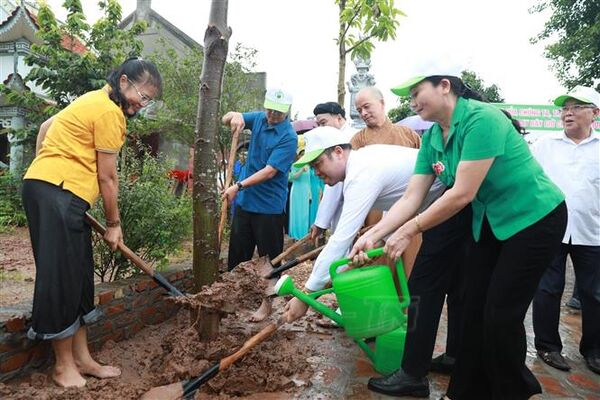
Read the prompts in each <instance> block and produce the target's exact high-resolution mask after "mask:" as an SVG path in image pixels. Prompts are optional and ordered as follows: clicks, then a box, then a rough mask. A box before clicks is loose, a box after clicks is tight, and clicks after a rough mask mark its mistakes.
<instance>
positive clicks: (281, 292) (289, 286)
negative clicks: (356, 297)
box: [275, 275, 343, 326]
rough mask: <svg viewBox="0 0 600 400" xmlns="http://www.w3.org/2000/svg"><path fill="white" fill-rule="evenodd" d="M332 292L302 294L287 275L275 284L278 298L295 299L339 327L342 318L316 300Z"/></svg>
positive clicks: (327, 290) (326, 290)
mask: <svg viewBox="0 0 600 400" xmlns="http://www.w3.org/2000/svg"><path fill="white" fill-rule="evenodd" d="M332 291H333V289H325V290H320V291H318V292H312V293H304V292H303V291H301V290H299V289H298V288H297V287H295V286H294V281H292V278H291V277H290V276H289V275H283V276H282V277H281V278H279V280H278V281H277V283H276V284H275V293H277V295H278V296H287V295H292V296H294V297H297V298H298V299H299V300H300V301H302V302H303V303H305V304H307V305H308V306H310V307H312V308H313V309H315V310H316V311H317V312H319V313H321V314H323V315H324V316H326V317H327V318H329V319H331V320H332V321H334V322H335V323H336V324H338V325H339V326H343V318H342V316H341V315H339V314H338V313H336V312H335V311H333V310H332V309H331V308H329V307H327V306H326V305H325V304H323V303H321V302H319V301H318V300H317V298H318V297H319V296H322V295H324V294H326V293H331V292H332Z"/></svg>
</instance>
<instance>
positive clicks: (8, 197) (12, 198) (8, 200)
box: [0, 170, 27, 232]
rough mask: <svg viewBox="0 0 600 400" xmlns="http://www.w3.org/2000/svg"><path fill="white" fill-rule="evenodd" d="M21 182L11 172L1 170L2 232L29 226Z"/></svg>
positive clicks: (0, 213) (0, 206)
mask: <svg viewBox="0 0 600 400" xmlns="http://www.w3.org/2000/svg"><path fill="white" fill-rule="evenodd" d="M20 181H21V180H20V179H19V178H17V177H15V176H13V175H12V174H11V173H10V172H9V171H2V170H0V232H1V231H4V230H6V229H8V228H10V227H13V226H24V225H26V224H27V219H26V218H25V211H24V210H23V204H22V202H21V185H20Z"/></svg>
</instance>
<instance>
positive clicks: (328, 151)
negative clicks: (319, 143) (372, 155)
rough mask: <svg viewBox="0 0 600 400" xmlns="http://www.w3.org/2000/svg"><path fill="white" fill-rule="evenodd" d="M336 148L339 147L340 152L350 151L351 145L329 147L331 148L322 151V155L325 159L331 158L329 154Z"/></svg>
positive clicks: (343, 144)
mask: <svg viewBox="0 0 600 400" xmlns="http://www.w3.org/2000/svg"><path fill="white" fill-rule="evenodd" d="M336 147H341V148H342V150H351V149H352V145H351V144H350V143H342V144H336V145H335V146H331V147H328V148H326V149H325V150H323V154H325V155H326V156H327V157H329V156H331V153H333V151H334V150H335V148H336Z"/></svg>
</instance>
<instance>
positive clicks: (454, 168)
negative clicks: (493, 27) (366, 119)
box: [350, 75, 567, 400]
mask: <svg viewBox="0 0 600 400" xmlns="http://www.w3.org/2000/svg"><path fill="white" fill-rule="evenodd" d="M392 91H393V92H394V93H395V94H397V95H399V96H409V95H410V97H411V107H412V108H413V109H414V110H415V111H416V112H417V114H419V116H420V117H421V118H423V119H424V120H428V121H434V122H436V124H434V125H433V126H432V128H431V129H429V130H428V131H427V132H426V133H425V134H424V136H423V142H422V146H421V149H420V151H419V156H418V159H417V164H416V166H415V174H414V176H413V177H412V179H411V181H410V183H409V186H408V189H407V192H406V194H405V195H404V196H403V197H402V198H401V199H400V200H399V201H398V202H397V203H396V204H395V205H394V206H393V207H392V209H390V211H389V212H388V213H387V214H386V216H385V218H383V219H382V220H381V221H380V222H379V223H378V224H377V225H376V226H375V227H373V228H372V229H371V230H370V231H369V232H367V233H366V234H365V235H364V236H362V237H361V238H360V239H359V240H358V241H357V243H356V244H355V245H354V247H353V249H352V251H351V254H350V256H352V257H355V261H356V262H357V263H361V262H364V259H365V255H364V253H363V250H365V249H368V248H372V247H374V246H375V245H376V243H377V242H379V241H380V240H381V239H383V238H384V237H385V236H387V235H389V234H392V235H391V236H390V237H389V238H388V240H387V241H386V244H385V251H386V253H387V254H388V255H389V256H391V257H393V258H397V257H399V256H400V255H401V254H402V252H403V251H404V250H405V249H406V247H407V245H408V243H410V240H411V239H412V237H413V236H415V235H416V234H418V233H420V232H423V231H425V230H427V229H430V228H432V227H434V226H436V225H438V224H440V223H442V222H444V221H446V220H447V219H449V218H450V217H452V216H453V215H455V214H456V213H458V212H459V211H460V210H462V209H463V208H464V207H466V206H468V205H469V204H471V206H472V209H473V222H472V230H473V239H474V240H473V243H472V246H471V249H470V253H469V258H468V261H467V263H468V265H467V266H466V273H467V278H466V279H467V293H466V304H465V318H464V325H463V329H462V331H463V341H462V347H461V349H460V352H459V355H458V358H457V361H456V365H455V369H454V372H453V374H452V379H451V381H450V385H449V388H448V398H450V399H452V400H459V399H511V400H512V399H515V400H516V399H527V398H529V397H530V396H532V395H534V394H536V393H541V387H540V384H539V383H538V382H537V380H536V379H535V377H534V376H533V374H532V373H531V371H529V369H528V368H527V367H526V366H525V356H526V350H527V343H526V336H525V329H524V326H523V320H524V318H525V313H526V312H527V308H528V307H529V304H530V303H531V300H532V298H533V295H534V293H535V290H536V288H537V286H538V282H539V280H540V278H541V276H542V274H543V272H544V270H545V268H546V266H547V265H548V264H549V262H550V260H551V259H552V257H553V255H554V253H555V252H556V251H557V250H558V248H559V245H560V242H561V239H562V237H563V234H564V231H565V227H566V218H567V213H566V205H565V203H564V195H563V194H562V192H561V191H560V190H559V189H558V187H557V186H556V185H554V184H553V183H552V182H551V181H550V179H548V177H547V176H546V175H545V174H544V172H543V170H542V168H541V167H540V165H539V164H538V163H537V161H535V159H534V158H533V157H532V155H531V153H530V151H529V148H528V147H527V143H526V142H525V140H523V138H522V137H521V135H520V134H519V132H518V131H517V129H515V126H513V124H512V121H511V120H510V119H509V118H507V117H506V116H505V115H504V114H503V113H502V111H500V110H499V109H498V108H496V107H495V106H493V105H491V104H487V103H484V102H481V101H477V100H474V99H473V97H475V96H474V93H473V92H472V91H471V90H470V89H469V88H468V87H466V86H465V85H464V83H463V82H462V81H461V80H460V79H459V78H457V77H455V76H449V75H429V76H425V75H423V76H419V77H415V78H412V79H410V80H408V81H406V82H405V83H404V84H402V85H400V86H399V87H396V88H394V89H392ZM436 177H437V178H438V179H440V180H441V181H442V182H443V183H444V184H446V185H447V186H448V187H449V189H448V190H447V191H446V192H445V193H444V194H443V195H442V196H441V197H440V198H439V199H438V200H437V201H435V202H434V203H433V204H432V205H431V206H430V207H429V208H428V209H427V210H426V211H424V212H423V213H422V214H418V215H416V216H415V213H416V212H417V209H418V207H419V206H420V204H421V202H422V200H423V199H424V197H425V195H426V194H427V191H428V189H429V187H430V186H431V185H432V183H433V181H434V180H435V179H436Z"/></svg>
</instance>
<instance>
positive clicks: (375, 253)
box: [329, 247, 384, 279]
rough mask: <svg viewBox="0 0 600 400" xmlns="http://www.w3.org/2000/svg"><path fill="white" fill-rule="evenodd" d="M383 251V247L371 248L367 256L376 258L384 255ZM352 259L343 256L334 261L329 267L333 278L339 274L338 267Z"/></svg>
mask: <svg viewBox="0 0 600 400" xmlns="http://www.w3.org/2000/svg"><path fill="white" fill-rule="evenodd" d="M383 254H384V253H383V247H378V248H376V249H371V250H368V251H367V257H369V258H375V257H379V256H382V255H383ZM351 261H352V260H351V259H349V258H342V259H341V260H337V261H335V262H334V263H332V264H331V267H329V275H331V279H333V278H335V277H336V276H337V274H338V273H337V269H338V268H339V267H341V266H342V265H346V264H348V263H349V262H351Z"/></svg>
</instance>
